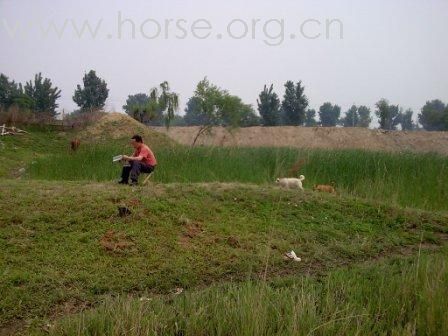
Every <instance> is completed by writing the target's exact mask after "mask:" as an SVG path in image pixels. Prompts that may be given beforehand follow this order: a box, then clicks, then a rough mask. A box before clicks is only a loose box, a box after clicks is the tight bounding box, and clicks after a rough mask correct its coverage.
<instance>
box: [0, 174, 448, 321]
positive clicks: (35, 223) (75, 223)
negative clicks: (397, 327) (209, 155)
mask: <svg viewBox="0 0 448 336" xmlns="http://www.w3.org/2000/svg"><path fill="white" fill-rule="evenodd" d="M1 184H2V193H1V194H0V244H1V247H0V248H1V250H2V255H1V257H0V258H1V259H0V270H1V271H0V272H1V274H2V277H1V280H0V292H1V293H2V294H3V299H2V301H1V302H0V321H2V322H7V321H13V320H14V319H28V318H32V317H33V316H40V317H44V316H47V317H48V316H51V315H53V316H54V315H55V314H57V313H58V312H59V313H60V312H61V311H64V307H65V305H66V303H67V302H69V303H70V304H71V305H73V306H75V307H79V306H88V305H90V304H93V303H95V302H97V301H98V300H100V299H101V298H102V297H103V295H105V294H117V293H135V292H145V291H150V292H153V293H154V292H156V293H167V292H168V291H170V290H172V289H173V288H174V287H176V286H181V287H184V288H193V287H198V286H199V287H201V286H203V285H209V284H211V283H214V282H222V281H223V280H232V279H233V280H243V279H247V278H260V277H264V274H266V277H268V278H275V277H277V276H280V275H281V276H285V275H303V274H316V273H320V272H325V271H327V270H328V269H331V268H334V267H336V266H341V265H347V264H351V263H357V262H362V261H366V260H372V259H375V258H378V257H380V256H383V255H385V254H388V255H389V254H401V253H410V252H412V251H415V250H416V249H417V248H418V245H419V243H420V241H421V242H422V243H423V244H424V246H428V247H429V246H430V245H438V244H444V243H445V240H446V237H447V233H448V226H447V223H448V219H447V216H446V214H441V213H439V214H432V213H428V212H420V211H404V210H400V209H397V208H394V207H388V206H384V205H376V204H371V203H366V202H361V201H359V200H357V199H349V198H339V197H331V196H328V197H325V196H319V195H315V194H313V193H305V194H299V193H297V192H293V191H291V192H288V193H284V191H281V190H279V189H276V188H272V187H259V186H254V185H252V186H250V185H220V184H211V185H203V186H202V187H201V186H198V185H188V184H168V185H154V186H152V187H148V188H137V189H132V188H129V187H121V188H120V187H119V186H115V185H112V184H97V183H79V182H38V181H26V182H25V181H23V182H22V181H6V180H5V181H2V182H1ZM138 200H139V201H138ZM121 204H124V205H127V206H129V207H130V208H131V210H132V212H133V214H132V215H131V216H129V217H126V218H121V217H118V216H117V206H119V205H121ZM110 229H114V230H116V231H118V232H122V233H124V234H125V236H126V237H127V239H128V240H129V241H132V242H134V243H135V246H133V247H131V248H129V249H127V250H125V251H124V252H107V251H105V250H104V249H103V248H102V247H101V245H100V243H99V240H100V238H101V237H102V236H103V235H104V234H105V232H106V231H108V230H110ZM289 249H295V250H296V251H297V252H298V253H299V254H300V256H301V257H302V258H303V262H302V263H291V262H288V261H285V260H283V258H282V254H283V253H284V252H285V251H287V250H289Z"/></svg>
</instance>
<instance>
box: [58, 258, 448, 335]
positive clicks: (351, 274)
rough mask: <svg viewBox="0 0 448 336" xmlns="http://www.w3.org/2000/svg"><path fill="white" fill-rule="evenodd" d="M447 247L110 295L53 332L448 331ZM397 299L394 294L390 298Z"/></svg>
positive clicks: (387, 332)
mask: <svg viewBox="0 0 448 336" xmlns="http://www.w3.org/2000/svg"><path fill="white" fill-rule="evenodd" d="M447 256H448V254H447V251H445V252H443V253H438V254H432V255H422V256H421V258H419V259H416V258H405V259H402V258H401V259H393V260H391V261H389V262H387V263H385V262H380V263H379V264H376V265H375V266H373V265H366V266H363V267H360V266H358V267H355V268H351V269H341V270H338V271H332V272H330V273H329V274H328V275H326V276H325V277H323V278H322V279H319V281H317V280H316V279H313V278H309V277H308V278H307V277H299V278H287V279H284V280H282V281H274V282H269V283H266V282H244V283H242V284H239V285H234V284H232V285H227V286H220V287H217V286H213V287H211V288H209V289H206V290H202V291H199V292H186V293H184V294H181V295H178V296H175V295H172V296H171V297H169V298H163V297H151V296H150V297H149V298H146V297H144V299H143V301H142V300H137V299H136V298H129V297H126V296H122V297H119V298H107V299H106V300H105V302H104V303H103V304H102V305H101V306H100V307H99V308H97V309H95V310H93V311H88V312H86V313H83V314H81V315H80V316H76V317H72V318H66V319H64V320H62V321H61V322H60V323H59V324H57V325H56V326H54V327H53V329H52V330H51V332H50V334H51V335H70V336H71V335H154V334H164V335H400V336H406V335H409V336H410V335H444V334H445V333H446V331H447V329H446V325H448V314H446V312H447V310H448V300H446V297H447V296H448V286H446V285H447V282H448V264H447ZM391 297H393V298H394V300H390V298H391Z"/></svg>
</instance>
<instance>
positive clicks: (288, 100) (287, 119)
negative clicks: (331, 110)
mask: <svg viewBox="0 0 448 336" xmlns="http://www.w3.org/2000/svg"><path fill="white" fill-rule="evenodd" d="M304 92H305V87H304V86H303V85H302V82H301V81H299V82H298V83H297V84H296V85H294V83H293V82H292V81H287V82H286V83H285V94H284V96H283V101H282V116H283V121H284V123H285V124H286V125H302V124H303V123H304V121H305V111H306V108H307V107H308V98H307V97H306V95H305V94H304Z"/></svg>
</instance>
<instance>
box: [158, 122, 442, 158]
mask: <svg viewBox="0 0 448 336" xmlns="http://www.w3.org/2000/svg"><path fill="white" fill-rule="evenodd" d="M152 128H153V129H156V130H157V131H159V132H162V133H165V134H166V135H168V136H169V137H170V138H172V139H173V140H175V141H177V142H178V143H180V144H183V145H187V146H191V144H192V143H193V140H194V138H195V136H196V134H197V132H198V128H199V127H197V126H191V127H170V129H169V130H168V131H167V130H166V128H164V127H152ZM197 144H199V145H205V146H224V147H235V146H241V147H293V148H302V149H355V148H356V149H363V150H371V151H386V152H403V151H412V152H415V153H428V152H436V153H440V154H443V155H448V132H426V131H407V132H402V131H384V130H377V129H367V128H361V127H300V126H278V127H259V126H256V127H243V128H239V129H236V130H233V131H232V132H228V131H227V130H226V129H225V128H222V127H215V128H213V131H212V133H211V134H209V135H207V134H204V135H202V136H201V137H200V138H199V139H198V141H197Z"/></svg>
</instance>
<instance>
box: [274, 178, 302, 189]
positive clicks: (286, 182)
mask: <svg viewBox="0 0 448 336" xmlns="http://www.w3.org/2000/svg"><path fill="white" fill-rule="evenodd" d="M304 180H305V176H303V175H300V176H299V178H295V177H284V178H278V179H277V180H276V181H275V183H277V184H279V185H280V186H282V187H284V188H297V189H300V190H303V186H302V181H304Z"/></svg>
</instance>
